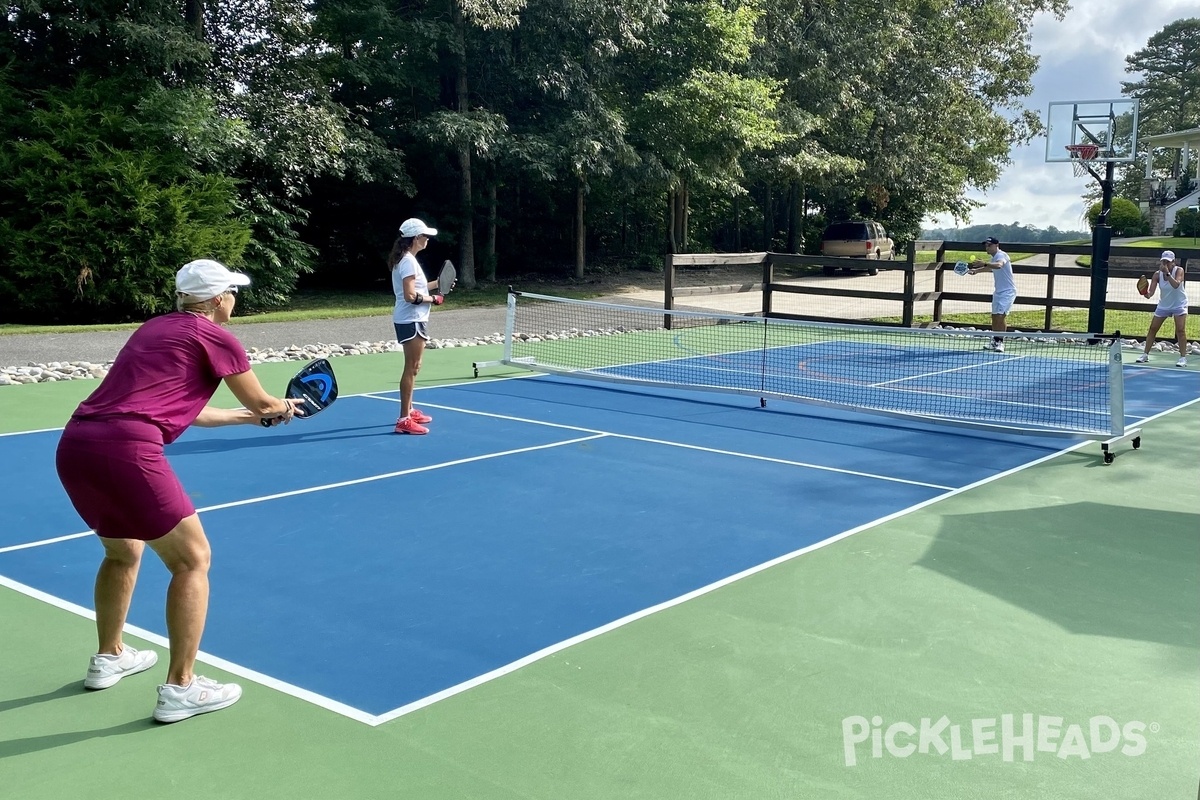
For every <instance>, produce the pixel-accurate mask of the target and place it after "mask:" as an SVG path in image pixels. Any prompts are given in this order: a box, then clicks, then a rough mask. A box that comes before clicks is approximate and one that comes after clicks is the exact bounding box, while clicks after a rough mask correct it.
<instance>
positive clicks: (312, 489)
mask: <svg viewBox="0 0 1200 800" xmlns="http://www.w3.org/2000/svg"><path fill="white" fill-rule="evenodd" d="M604 436H605V434H603V433H596V434H593V435H591V436H580V437H578V438H575V439H566V440H564V441H561V442H551V443H549V444H539V445H533V446H531V447H518V448H516V449H514V450H503V451H501V452H498V453H485V454H484V455H481V456H471V457H469V458H456V459H454V460H453V461H442V462H439V463H437V464H426V465H425V466H423V467H411V468H409V469H401V470H397V471H395V472H385V473H383V474H381V475H370V476H368V477H366V478H354V479H352V480H348V481H338V482H336V483H325V484H322V485H320V486H309V487H307V488H304V489H292V490H291V491H288V492H277V493H276V494H265V495H262V496H261V497H251V498H249V499H246V500H234V501H232V502H229V503H218V504H217V505H214V506H205V507H204V508H198V509H196V513H198V514H203V513H205V512H207V511H220V510H221V509H224V508H236V507H238V506H248V505H253V504H254V503H265V502H267V501H268V500H279V499H282V498H284V497H296V496H297V495H302V494H312V493H313V492H323V491H325V490H326V489H340V488H342V487H343V486H355V485H357V484H360V483H371V482H373V481H383V480H387V479H389V478H398V477H400V476H402V475H413V474H415V473H418V472H429V471H430V470H435V469H443V468H445V467H456V466H458V465H460V464H470V463H471V462H473V461H487V460H488V459H492V458H501V457H503V456H512V455H517V454H519V453H529V452H532V451H534V450H549V449H551V448H554V447H562V446H564V445H569V444H578V443H579V442H588V441H591V440H593V439H602V438H604ZM91 535H92V532H91V531H84V532H82V533H72V534H68V535H66V536H56V537H54V538H53V539H42V540H40V541H36V542H26V543H25V544H14V545H9V546H8V547H0V553H10V552H12V551H14V550H28V549H29V548H31V547H41V546H42V545H47V544H55V543H57V542H65V541H67V540H69V539H80V538H82V537H84V536H91Z"/></svg>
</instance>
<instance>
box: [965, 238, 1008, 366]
mask: <svg viewBox="0 0 1200 800" xmlns="http://www.w3.org/2000/svg"><path fill="white" fill-rule="evenodd" d="M983 247H984V249H985V250H987V254H988V256H990V260H988V261H972V262H971V269H970V270H969V272H970V273H971V274H972V275H978V274H979V273H980V272H983V271H984V270H987V271H989V272H991V273H992V277H993V279H994V280H995V288H994V289H993V291H992V330H993V331H995V332H997V333H1003V332H1004V331H1006V330H1008V320H1007V316H1008V312H1009V311H1011V310H1012V307H1013V302H1014V301H1015V300H1016V299H1017V284H1016V281H1014V280H1013V271H1012V259H1010V258H1009V257H1008V253H1006V252H1004V251H1003V250H1001V249H1000V240H999V239H997V238H996V237H994V236H989V237H988V238H986V239H984V240H983ZM983 347H984V349H985V350H994V351H996V352H997V353H1003V352H1004V338H1003V337H1001V336H996V337H993V339H992V341H990V342H988V343H987V344H985V345H984V346H983Z"/></svg>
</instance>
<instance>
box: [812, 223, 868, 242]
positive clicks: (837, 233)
mask: <svg viewBox="0 0 1200 800" xmlns="http://www.w3.org/2000/svg"><path fill="white" fill-rule="evenodd" d="M822 238H825V239H869V238H871V237H870V235H869V234H868V233H867V226H866V225H865V224H864V223H862V222H835V223H834V224H832V225H830V226H829V227H828V228H826V229H825V235H824V237H822Z"/></svg>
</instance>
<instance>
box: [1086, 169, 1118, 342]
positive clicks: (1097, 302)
mask: <svg viewBox="0 0 1200 800" xmlns="http://www.w3.org/2000/svg"><path fill="white" fill-rule="evenodd" d="M1088 172H1091V173H1092V176H1093V177H1095V178H1096V180H1098V181H1100V214H1099V216H1097V217H1096V227H1095V228H1093V229H1092V284H1091V294H1090V295H1089V297H1088V333H1094V334H1103V333H1104V304H1105V303H1106V302H1107V301H1108V254H1109V250H1110V247H1111V242H1112V228H1110V227H1109V226H1108V212H1109V211H1111V210H1112V196H1113V162H1112V161H1108V162H1106V164H1105V168H1104V177H1103V178H1101V177H1100V176H1099V175H1098V174H1096V172H1095V171H1093V170H1092V168H1091V167H1088Z"/></svg>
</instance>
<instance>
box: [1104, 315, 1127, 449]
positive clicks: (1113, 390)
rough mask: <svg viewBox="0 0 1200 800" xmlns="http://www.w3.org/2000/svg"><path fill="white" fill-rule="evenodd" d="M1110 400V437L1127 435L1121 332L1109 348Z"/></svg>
mask: <svg viewBox="0 0 1200 800" xmlns="http://www.w3.org/2000/svg"><path fill="white" fill-rule="evenodd" d="M1108 399H1109V420H1110V421H1109V426H1110V427H1111V429H1112V430H1111V432H1110V434H1109V435H1110V436H1116V437H1121V436H1124V435H1125V372H1124V365H1123V363H1122V361H1121V332H1120V331H1117V332H1116V333H1115V335H1114V336H1113V340H1112V344H1111V345H1109V348H1108Z"/></svg>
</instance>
